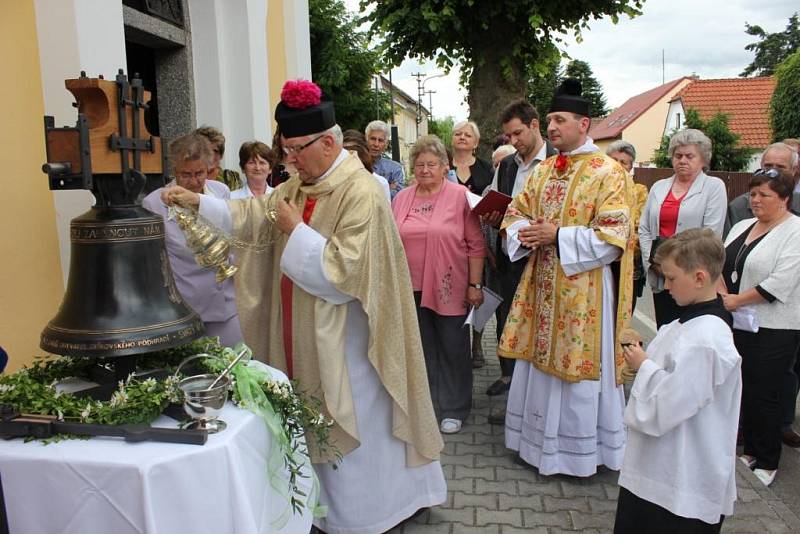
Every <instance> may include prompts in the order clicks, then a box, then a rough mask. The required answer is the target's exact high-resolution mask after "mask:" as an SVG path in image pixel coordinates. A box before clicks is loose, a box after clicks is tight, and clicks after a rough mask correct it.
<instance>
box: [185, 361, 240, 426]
mask: <svg viewBox="0 0 800 534" xmlns="http://www.w3.org/2000/svg"><path fill="white" fill-rule="evenodd" d="M217 376H218V375H215V374H205V375H195V376H190V377H187V378H184V379H183V380H181V381H180V382H179V383H178V387H180V388H181V390H182V391H183V410H184V411H185V412H186V414H187V415H188V416H189V417H191V418H192V419H193V421H192V422H191V423H189V425H187V426H186V428H191V429H197V430H206V431H207V432H208V433H209V434H214V433H216V432H219V431H221V430H225V428H226V427H227V426H228V425H226V424H225V421H222V420H220V419H218V417H219V414H220V412H221V411H222V408H223V406H225V401H227V400H228V386H230V383H231V379H230V377H228V376H224V377H222V379H220V381H219V382H217V385H216V386H214V387H213V388H211V389H208V387H209V386H210V385H211V383H212V382H214V380H216V379H217Z"/></svg>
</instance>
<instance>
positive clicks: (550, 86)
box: [527, 44, 564, 135]
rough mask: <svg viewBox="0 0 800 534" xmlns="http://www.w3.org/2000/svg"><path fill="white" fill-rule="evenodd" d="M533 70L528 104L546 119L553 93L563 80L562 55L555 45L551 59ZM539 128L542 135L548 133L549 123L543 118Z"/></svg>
mask: <svg viewBox="0 0 800 534" xmlns="http://www.w3.org/2000/svg"><path fill="white" fill-rule="evenodd" d="M536 67H537V68H531V69H530V73H529V75H528V95H527V98H528V102H530V103H531V104H532V105H533V107H535V108H536V111H538V112H539V115H540V116H541V117H544V116H545V115H546V114H547V112H548V111H549V110H550V103H551V102H552V101H553V93H555V91H556V87H558V84H560V83H561V80H562V79H563V77H564V76H563V73H562V69H561V53H560V52H559V51H558V48H556V46H555V45H553V44H551V50H550V54H549V57H548V58H547V60H546V61H545V62H544V64H540V65H537V66H536ZM539 128H540V129H541V131H542V135H544V134H546V133H547V121H545V120H544V119H543V118H542V119H541V120H540V121H539Z"/></svg>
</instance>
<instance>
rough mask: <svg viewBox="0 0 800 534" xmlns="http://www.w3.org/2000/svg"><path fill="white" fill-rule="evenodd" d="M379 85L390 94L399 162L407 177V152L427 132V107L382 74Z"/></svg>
mask: <svg viewBox="0 0 800 534" xmlns="http://www.w3.org/2000/svg"><path fill="white" fill-rule="evenodd" d="M380 87H381V90H383V91H385V92H387V93H390V94H391V95H392V101H393V105H394V124H395V125H396V126H397V133H398V137H399V139H400V163H401V164H402V165H403V168H405V170H406V177H409V176H410V174H409V161H408V153H409V151H410V150H411V147H412V146H414V143H416V142H417V138H418V137H419V136H423V135H427V134H428V114H429V112H428V108H426V107H425V106H423V105H422V103H418V102H417V100H416V99H414V98H413V97H412V96H411V95H409V94H408V93H406V92H405V91H403V90H402V89H400V88H399V87H397V86H396V85H392V84H390V83H389V79H388V78H386V77H384V76H380ZM417 113H419V115H417ZM418 116H419V117H420V121H419V125H418V124H417V117H418ZM390 122H391V121H390ZM417 132H419V134H418V133H417Z"/></svg>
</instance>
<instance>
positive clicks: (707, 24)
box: [345, 0, 800, 120]
mask: <svg viewBox="0 0 800 534" xmlns="http://www.w3.org/2000/svg"><path fill="white" fill-rule="evenodd" d="M345 5H346V6H347V7H348V9H350V10H351V11H353V12H357V11H358V0H345ZM642 11H643V14H642V16H640V17H637V18H635V19H633V20H630V19H628V18H627V17H623V18H621V19H620V21H619V23H618V24H616V25H614V24H612V23H611V21H610V20H608V19H603V20H599V21H594V22H592V23H590V29H589V30H586V31H584V33H583V41H582V42H581V43H580V44H578V43H576V42H575V39H574V38H573V37H571V36H570V37H568V38H567V39H566V46H562V50H564V51H565V52H567V53H568V54H569V55H570V57H572V58H574V59H580V60H583V61H586V62H587V63H589V64H590V65H591V67H592V70H593V71H594V74H595V77H596V78H597V79H598V81H599V82H600V83H601V84H602V86H603V88H604V90H605V94H606V99H607V100H608V104H609V106H610V107H612V108H613V107H617V106H619V105H620V104H622V103H623V102H625V101H626V100H627V99H628V98H630V97H632V96H634V95H636V94H638V93H641V92H644V91H646V90H648V89H651V88H653V87H656V86H658V85H661V80H662V68H661V53H662V50H664V58H665V69H664V70H665V75H666V80H667V81H669V80H672V79H675V78H679V77H681V76H685V75H690V74H693V73H694V74H697V75H698V76H700V78H704V79H709V78H731V77H736V76H738V75H739V73H741V72H742V70H744V68H745V67H746V66H747V65H748V64H749V63H750V61H751V60H752V59H753V54H752V53H751V52H748V51H746V50H745V49H744V47H745V46H746V45H747V44H749V43H751V42H753V37H751V36H749V35H747V34H746V33H745V32H744V30H745V22H747V23H750V24H753V25H755V24H757V25H759V26H761V27H762V28H764V30H766V31H767V32H778V31H783V30H784V29H785V28H786V24H787V22H788V19H789V17H790V16H791V15H792V14H793V13H794V12H795V11H800V2H798V1H797V0H760V1H758V0H647V1H646V2H645V4H644V7H643V9H642ZM414 72H424V73H426V74H428V75H429V76H432V75H434V74H438V73H440V72H441V71H439V70H438V69H437V68H436V66H435V65H433V64H427V65H420V64H419V63H417V62H415V61H411V60H407V61H405V62H404V63H403V64H402V65H401V66H400V67H398V68H396V69H394V70H393V71H392V77H393V81H394V83H395V84H396V85H397V86H398V87H400V88H401V89H403V90H404V91H406V92H407V93H409V94H410V95H411V96H413V97H415V98H416V95H417V83H416V79H415V78H413V77H412V76H411V74H412V73H414ZM425 89H426V90H427V89H432V90H435V91H436V93H435V94H433V95H431V96H432V97H433V114H434V117H437V118H438V117H443V116H446V115H452V116H454V117H455V118H456V119H457V120H462V119H465V118H466V117H467V116H468V115H469V109H468V107H467V105H466V103H465V98H466V92H465V91H464V89H463V88H461V86H460V85H459V83H458V72H455V71H451V72H450V74H448V75H447V76H445V77H441V78H436V79H431V80H430V81H428V82H427V83H426V84H425ZM424 104H425V105H426V106H427V105H428V104H429V97H428V96H426V97H425V100H424Z"/></svg>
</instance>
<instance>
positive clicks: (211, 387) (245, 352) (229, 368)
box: [206, 348, 247, 391]
mask: <svg viewBox="0 0 800 534" xmlns="http://www.w3.org/2000/svg"><path fill="white" fill-rule="evenodd" d="M245 354H247V348H244V349H242V351H241V352H240V353H239V354H237V355H236V358H234V359H233V361H232V362H231V363H229V364H228V367H226V368H225V369H224V370H223V371H222V372H221V373H220V374H219V376H218V377H217V378H216V379H214V381H213V382H211V385H210V386H208V387H207V388H206V391H208V390H209V389H214V386H216V385H217V382H219V381H220V380H222V379H223V378H224V377H225V376H227V375H228V373H230V372H231V369H233V368H234V367H235V366H236V364H237V363H239V360H241V359H242V357H243V356H244V355H245Z"/></svg>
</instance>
